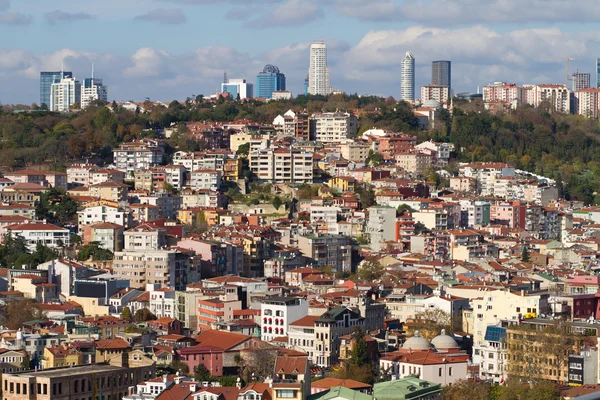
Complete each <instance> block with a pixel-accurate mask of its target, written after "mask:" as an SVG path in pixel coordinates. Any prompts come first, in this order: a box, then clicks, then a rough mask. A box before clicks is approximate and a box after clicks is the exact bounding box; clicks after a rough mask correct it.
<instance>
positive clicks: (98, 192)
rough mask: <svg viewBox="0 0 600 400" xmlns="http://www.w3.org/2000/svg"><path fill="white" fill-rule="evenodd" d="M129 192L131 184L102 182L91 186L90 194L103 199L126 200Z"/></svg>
mask: <svg viewBox="0 0 600 400" xmlns="http://www.w3.org/2000/svg"><path fill="white" fill-rule="evenodd" d="M128 193H129V185H126V184H124V183H118V182H102V183H98V184H96V185H92V186H90V196H93V197H98V198H100V199H103V200H111V201H117V202H118V201H125V200H127V195H128Z"/></svg>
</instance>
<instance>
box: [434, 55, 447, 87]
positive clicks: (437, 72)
mask: <svg viewBox="0 0 600 400" xmlns="http://www.w3.org/2000/svg"><path fill="white" fill-rule="evenodd" d="M431 83H433V84H434V85H441V86H446V87H448V88H451V87H452V62H451V61H432V62H431Z"/></svg>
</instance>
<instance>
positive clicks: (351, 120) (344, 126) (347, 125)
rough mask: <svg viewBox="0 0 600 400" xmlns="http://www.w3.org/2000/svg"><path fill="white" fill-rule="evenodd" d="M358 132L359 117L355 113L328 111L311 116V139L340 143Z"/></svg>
mask: <svg viewBox="0 0 600 400" xmlns="http://www.w3.org/2000/svg"><path fill="white" fill-rule="evenodd" d="M357 133H358V119H357V118H356V116H355V115H354V114H350V113H342V112H326V113H318V114H313V115H311V117H310V136H311V139H314V140H316V141H317V142H321V143H340V142H342V141H344V140H345V139H347V138H353V137H355V136H356V134H357Z"/></svg>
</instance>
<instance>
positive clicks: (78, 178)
mask: <svg viewBox="0 0 600 400" xmlns="http://www.w3.org/2000/svg"><path fill="white" fill-rule="evenodd" d="M96 168H97V167H96V165H94V164H73V165H71V166H70V167H69V168H67V184H68V185H69V186H89V185H90V184H91V178H90V174H91V172H92V171H93V170H94V169H96Z"/></svg>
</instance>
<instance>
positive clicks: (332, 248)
mask: <svg viewBox="0 0 600 400" xmlns="http://www.w3.org/2000/svg"><path fill="white" fill-rule="evenodd" d="M298 248H299V249H300V252H301V253H302V254H303V255H304V256H305V257H307V258H308V259H309V260H310V261H311V262H312V263H313V264H314V265H315V266H318V267H326V266H330V267H331V268H332V269H333V271H334V272H337V271H340V272H341V271H348V272H349V271H351V270H352V242H351V240H350V238H349V237H347V236H343V235H320V236H316V235H308V236H299V237H298Z"/></svg>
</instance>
